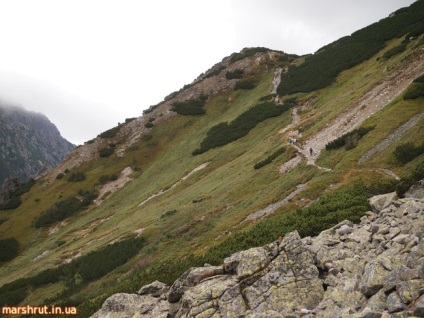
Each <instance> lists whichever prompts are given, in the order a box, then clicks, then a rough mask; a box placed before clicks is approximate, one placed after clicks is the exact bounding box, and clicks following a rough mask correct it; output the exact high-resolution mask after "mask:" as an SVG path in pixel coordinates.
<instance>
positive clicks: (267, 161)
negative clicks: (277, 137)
mask: <svg viewBox="0 0 424 318" xmlns="http://www.w3.org/2000/svg"><path fill="white" fill-rule="evenodd" d="M285 151H286V148H284V147H282V148H280V149H278V150H277V151H275V152H273V153H272V154H271V155H269V156H268V157H267V158H265V159H264V160H262V161H259V162H258V163H256V164H255V165H254V166H253V168H254V169H260V168H262V167H264V166H266V165H267V164H270V163H271V162H272V161H273V160H274V159H275V158H277V157H278V156H280V155H281V154H283V153H284V152H285Z"/></svg>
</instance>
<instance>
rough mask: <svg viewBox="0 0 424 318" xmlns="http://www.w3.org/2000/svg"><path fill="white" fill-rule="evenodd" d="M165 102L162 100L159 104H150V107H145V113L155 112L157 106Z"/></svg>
mask: <svg viewBox="0 0 424 318" xmlns="http://www.w3.org/2000/svg"><path fill="white" fill-rule="evenodd" d="M162 103H163V102H161V103H159V104H156V105H152V106H150V107H149V108H147V109H145V110H143V114H144V115H145V114H149V113H151V112H153V111H154V110H155V109H156V108H158V107H159V106H160V105H161V104H162Z"/></svg>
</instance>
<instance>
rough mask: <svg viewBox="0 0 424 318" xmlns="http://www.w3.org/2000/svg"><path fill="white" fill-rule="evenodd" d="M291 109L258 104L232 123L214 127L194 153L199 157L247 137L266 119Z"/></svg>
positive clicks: (269, 104) (270, 103)
mask: <svg viewBox="0 0 424 318" xmlns="http://www.w3.org/2000/svg"><path fill="white" fill-rule="evenodd" d="M289 109H290V107H289V106H287V105H276V104H275V103H273V102H266V103H261V104H258V105H256V106H254V107H252V108H250V109H249V110H247V111H245V112H244V113H242V114H241V115H240V116H238V117H237V118H236V119H235V120H234V121H232V122H231V123H229V124H228V123H226V122H223V123H219V124H218V125H215V126H213V127H212V128H211V129H210V130H209V131H208V132H207V134H206V137H205V139H203V141H202V142H201V144H200V148H199V149H196V150H195V151H194V152H193V155H198V154H201V153H204V152H206V151H208V150H209V149H212V148H216V147H220V146H224V145H226V144H228V143H230V142H233V141H235V140H237V139H239V138H241V137H244V136H246V135H247V134H248V133H249V131H250V130H252V129H253V128H255V127H256V125H257V124H259V123H260V122H262V121H264V120H265V119H268V118H271V117H276V116H279V115H281V114H282V113H284V112H286V111H288V110H289Z"/></svg>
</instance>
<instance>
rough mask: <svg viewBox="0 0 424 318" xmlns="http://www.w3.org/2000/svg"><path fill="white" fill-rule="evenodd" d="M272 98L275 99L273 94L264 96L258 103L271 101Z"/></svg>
mask: <svg viewBox="0 0 424 318" xmlns="http://www.w3.org/2000/svg"><path fill="white" fill-rule="evenodd" d="M273 98H275V94H269V95H265V96H262V97H261V98H259V101H260V102H265V101H267V100H270V99H273Z"/></svg>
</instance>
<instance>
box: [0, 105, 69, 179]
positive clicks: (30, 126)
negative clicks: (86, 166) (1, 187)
mask: <svg viewBox="0 0 424 318" xmlns="http://www.w3.org/2000/svg"><path fill="white" fill-rule="evenodd" d="M74 148H75V146H74V145H73V144H72V143H70V142H69V141H67V140H66V139H65V138H63V137H62V136H61V135H60V132H59V130H58V129H57V127H56V126H55V125H54V124H53V123H51V122H50V120H49V119H48V118H47V117H46V116H45V115H43V114H41V113H37V112H33V111H28V110H26V109H24V108H23V107H21V106H15V105H10V104H6V103H4V102H1V101H0V184H3V182H4V180H5V179H7V178H11V177H18V178H20V179H21V180H27V179H29V178H32V177H35V176H37V175H38V174H39V173H40V172H41V171H43V170H45V169H51V168H53V167H55V166H56V165H57V164H58V163H60V162H61V161H62V160H63V159H64V158H65V157H66V156H67V155H68V154H69V153H70V152H71V151H72V150H73V149H74Z"/></svg>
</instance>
